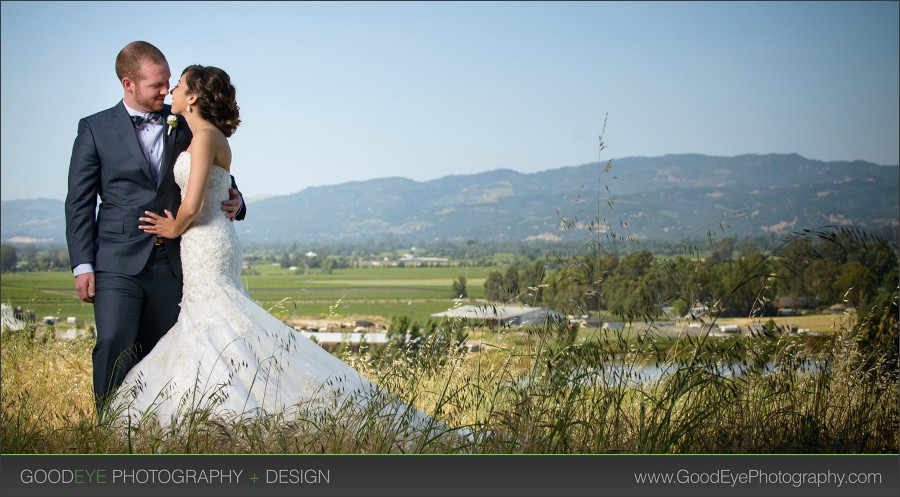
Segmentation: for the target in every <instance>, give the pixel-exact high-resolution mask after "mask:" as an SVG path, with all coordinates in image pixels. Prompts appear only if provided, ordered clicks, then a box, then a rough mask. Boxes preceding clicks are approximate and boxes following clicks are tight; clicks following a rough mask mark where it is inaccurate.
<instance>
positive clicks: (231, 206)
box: [222, 188, 243, 221]
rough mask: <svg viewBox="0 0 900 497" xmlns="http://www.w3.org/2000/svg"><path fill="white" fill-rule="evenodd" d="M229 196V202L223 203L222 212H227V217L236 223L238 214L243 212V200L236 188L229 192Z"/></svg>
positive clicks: (224, 201)
mask: <svg viewBox="0 0 900 497" xmlns="http://www.w3.org/2000/svg"><path fill="white" fill-rule="evenodd" d="M228 195H230V196H231V197H230V198H229V199H228V200H223V201H222V210H223V211H225V217H227V218H228V219H230V220H232V221H234V217H235V216H237V213H238V212H239V211H240V210H241V204H242V203H243V199H241V196H240V194H238V191H237V190H235V189H234V188H230V189H229V190H228Z"/></svg>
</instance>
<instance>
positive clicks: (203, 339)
mask: <svg viewBox="0 0 900 497" xmlns="http://www.w3.org/2000/svg"><path fill="white" fill-rule="evenodd" d="M171 95H172V113H174V114H181V115H183V116H184V118H185V119H186V121H187V123H188V125H189V126H190V128H191V131H192V133H193V140H192V141H191V144H190V146H189V147H188V149H187V150H186V151H185V152H182V153H181V155H180V156H179V157H178V158H177V160H176V162H175V168H174V172H175V181H176V182H177V183H178V186H179V187H180V188H181V197H182V202H181V207H180V208H179V210H178V213H177V216H174V215H173V214H172V213H171V212H169V211H164V214H165V215H164V216H161V215H158V214H155V213H151V212H147V213H146V217H142V218H140V220H141V221H142V223H143V224H142V225H141V226H140V228H141V229H142V230H144V231H145V232H147V233H148V234H150V235H153V236H159V237H165V238H177V237H179V236H180V237H181V258H182V261H183V272H184V294H183V298H182V301H181V311H180V314H179V317H178V322H177V323H176V324H175V325H174V326H173V327H172V329H171V330H169V332H168V333H167V334H166V335H164V336H163V338H162V339H161V340H160V341H159V342H158V344H157V345H156V346H155V347H154V348H153V350H152V351H151V352H150V353H149V354H148V355H147V356H146V357H145V358H144V359H143V360H142V361H141V362H140V363H138V364H137V365H136V366H135V367H134V368H133V369H131V371H130V372H129V373H128V374H127V376H126V377H125V379H124V382H123V383H122V386H121V387H120V389H119V391H118V392H117V394H116V401H115V404H114V405H115V407H117V408H118V409H119V410H120V412H123V414H124V415H125V416H126V419H128V420H129V422H130V423H132V424H137V423H138V422H140V421H141V420H142V419H146V418H147V417H148V416H155V417H156V418H157V419H158V421H159V423H160V424H161V425H163V426H168V425H170V424H173V423H179V422H180V421H182V419H183V417H184V416H186V415H187V414H188V413H190V412H196V410H208V411H209V412H210V413H211V414H212V416H213V417H216V418H218V419H223V420H232V421H239V420H243V419H253V418H256V417H259V416H263V415H267V414H276V413H278V414H285V415H287V417H288V419H290V416H291V413H292V412H296V411H292V410H293V409H297V408H298V406H300V405H301V404H302V405H305V406H307V408H308V407H309V406H311V405H315V406H318V407H319V408H320V409H328V408H329V407H328V406H331V408H336V407H338V406H343V407H346V406H348V405H350V406H351V407H354V408H357V409H366V408H368V409H370V410H371V409H372V408H373V406H374V409H375V411H376V412H377V415H378V416H379V417H380V418H382V419H388V420H390V421H389V423H393V424H395V425H400V424H402V426H403V427H402V428H401V429H403V430H404V431H407V433H413V432H419V433H426V432H432V431H434V432H436V433H445V432H450V431H451V430H449V429H448V428H447V427H446V426H445V425H443V424H442V423H440V422H438V421H436V420H434V419H433V418H432V417H430V416H428V415H427V414H424V413H422V412H421V411H418V410H416V409H414V408H412V407H410V406H408V405H406V404H403V403H402V402H400V401H399V400H397V399H395V398H392V397H391V396H390V395H389V394H386V393H385V392H383V391H381V390H380V389H379V388H378V387H377V386H376V385H374V384H373V383H372V382H370V381H369V380H368V379H366V378H365V377H364V376H363V375H362V374H361V373H359V372H358V371H356V370H355V369H353V368H352V367H350V366H349V365H348V364H346V363H344V362H343V361H341V360H339V359H338V358H336V357H335V356H333V355H331V354H330V353H329V352H327V351H326V350H324V349H322V348H321V347H320V346H319V345H317V344H316V343H315V342H313V341H311V340H310V339H308V338H306V337H304V336H302V335H301V334H299V333H296V332H295V331H294V330H293V329H292V328H290V327H288V326H286V325H284V324H283V323H282V322H281V321H279V320H278V319H277V318H275V317H274V316H272V315H270V314H269V313H268V312H266V311H265V310H264V309H262V308H261V307H260V306H259V305H257V304H256V302H255V301H253V300H252V299H251V298H250V296H249V294H248V293H247V292H246V291H245V289H244V288H243V286H242V284H241V278H240V274H241V265H242V259H243V255H242V251H241V246H240V243H239V241H238V237H237V235H236V233H235V230H234V227H233V225H232V223H231V222H230V221H229V220H228V219H227V218H226V217H225V216H222V215H221V213H220V212H219V203H220V201H221V200H223V199H227V198H228V189H229V187H230V186H231V177H230V167H231V148H230V146H229V144H228V137H229V136H231V135H232V133H234V131H235V129H236V128H237V126H238V124H240V119H239V108H238V106H237V103H236V101H235V88H234V86H233V85H232V84H231V81H230V78H229V76H228V74H226V73H225V71H223V70H221V69H219V68H216V67H209V66H207V67H204V66H199V65H192V66H189V67H187V68H186V69H185V70H184V71H183V72H182V74H181V78H180V79H179V81H178V84H177V85H175V87H174V88H173V89H172V91H171ZM379 402H380V403H379ZM426 434H427V433H426ZM463 436H465V435H463Z"/></svg>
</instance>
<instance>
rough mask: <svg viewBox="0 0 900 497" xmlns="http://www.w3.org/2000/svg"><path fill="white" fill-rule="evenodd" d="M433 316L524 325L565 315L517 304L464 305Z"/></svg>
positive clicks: (559, 318) (486, 322)
mask: <svg viewBox="0 0 900 497" xmlns="http://www.w3.org/2000/svg"><path fill="white" fill-rule="evenodd" d="M431 317H433V318H452V319H469V320H471V321H483V322H484V323H485V324H488V325H509V326H526V325H533V324H544V323H545V322H547V321H548V320H553V321H558V322H566V321H567V319H566V316H565V315H563V314H561V313H559V312H556V311H554V310H551V309H545V308H543V307H529V306H519V305H480V306H475V305H464V306H461V307H457V308H455V309H450V310H449V311H444V312H439V313H437V314H432V315H431Z"/></svg>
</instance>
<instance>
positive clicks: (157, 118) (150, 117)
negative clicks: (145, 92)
mask: <svg viewBox="0 0 900 497" xmlns="http://www.w3.org/2000/svg"><path fill="white" fill-rule="evenodd" d="M131 122H133V123H134V127H135V128H140V127H141V126H143V125H144V123H150V124H162V114H160V113H159V112H150V113H148V114H147V115H146V117H145V116H131Z"/></svg>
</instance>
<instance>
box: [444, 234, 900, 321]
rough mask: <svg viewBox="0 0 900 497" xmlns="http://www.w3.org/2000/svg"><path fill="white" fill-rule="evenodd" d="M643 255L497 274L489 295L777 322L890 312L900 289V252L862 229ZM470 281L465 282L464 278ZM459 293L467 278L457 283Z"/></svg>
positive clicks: (557, 262) (573, 306) (628, 313)
mask: <svg viewBox="0 0 900 497" xmlns="http://www.w3.org/2000/svg"><path fill="white" fill-rule="evenodd" d="M687 252H688V253H685V254H679V255H670V256H659V255H655V254H653V253H652V252H650V251H649V250H639V251H636V252H633V253H630V254H627V255H624V256H619V255H616V254H610V253H603V252H602V251H599V250H593V251H592V253H591V254H589V255H580V256H575V257H570V258H558V259H550V258H545V260H542V261H520V262H517V263H515V264H513V265H511V266H509V267H507V268H506V269H505V270H504V271H492V272H491V273H490V274H489V275H488V277H487V279H486V281H485V283H484V291H485V298H486V299H487V300H490V301H493V302H505V303H518V304H524V305H531V306H546V307H550V308H553V309H556V310H559V311H562V312H566V313H569V314H588V313H590V312H598V311H599V312H610V313H612V314H614V315H616V316H619V317H620V318H623V319H629V318H631V319H639V318H656V317H658V316H659V315H660V314H661V313H662V312H663V311H667V313H669V314H674V315H676V316H684V315H686V314H688V313H690V312H691V310H692V309H695V308H698V307H699V308H704V309H709V311H710V312H718V313H722V314H723V315H726V316H727V315H736V316H737V315H740V316H751V315H756V316H764V315H774V314H775V313H776V311H777V310H778V309H781V308H798V309H820V310H821V309H826V308H828V307H829V306H832V305H833V304H846V305H848V306H851V307H856V308H860V307H865V306H869V305H880V304H884V303H885V302H882V301H883V300H885V299H886V298H889V296H890V295H891V294H892V293H893V292H894V291H895V290H896V289H897V287H898V280H900V274H898V256H897V249H896V246H894V245H893V244H891V243H888V242H884V241H883V240H880V239H878V238H874V237H872V236H870V235H869V234H866V233H863V232H860V231H857V230H853V229H837V230H834V231H827V230H826V231H821V232H808V233H806V234H805V235H802V236H796V237H794V238H792V239H790V240H789V241H786V242H785V243H784V244H782V245H781V246H780V247H777V248H776V249H774V250H772V251H770V252H766V253H763V252H760V251H758V250H753V249H752V247H750V248H749V249H748V248H747V247H745V248H744V250H742V251H740V252H739V251H737V250H736V249H735V241H734V240H733V239H731V238H728V237H726V238H723V239H721V240H719V241H718V242H716V243H714V244H713V245H712V247H711V250H708V251H706V254H705V256H704V257H701V256H700V253H699V252H697V251H696V250H694V251H690V250H688V251H687ZM463 282H464V280H463ZM453 290H454V293H458V291H459V281H455V282H454V288H453Z"/></svg>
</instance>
